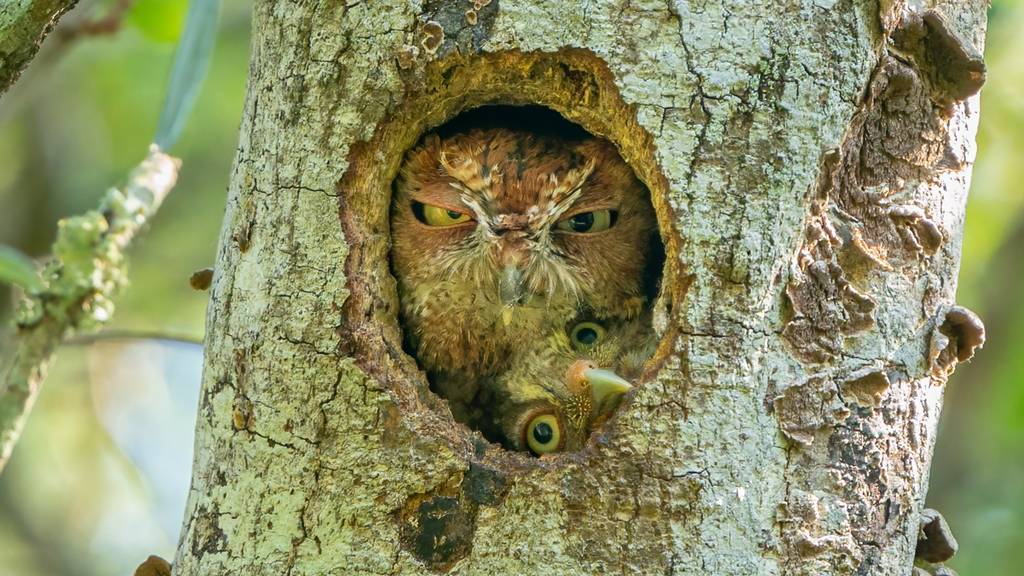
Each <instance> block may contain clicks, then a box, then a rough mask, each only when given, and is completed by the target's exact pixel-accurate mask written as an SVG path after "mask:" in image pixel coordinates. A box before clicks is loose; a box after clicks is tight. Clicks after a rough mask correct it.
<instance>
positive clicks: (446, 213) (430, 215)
mask: <svg viewBox="0 0 1024 576" xmlns="http://www.w3.org/2000/svg"><path fill="white" fill-rule="evenodd" d="M412 213H413V215H414V216H416V219H417V220H419V221H420V222H423V223H424V224H426V225H427V226H455V225H456V224H462V223H465V222H469V221H470V220H472V218H470V217H469V214H464V213H462V212H459V211H457V210H449V209H447V208H442V207H440V206H434V205H431V204H424V203H422V202H413V203H412Z"/></svg>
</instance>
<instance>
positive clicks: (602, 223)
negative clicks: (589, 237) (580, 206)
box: [555, 210, 619, 234]
mask: <svg viewBox="0 0 1024 576" xmlns="http://www.w3.org/2000/svg"><path fill="white" fill-rule="evenodd" d="M618 216H619V213H618V212H616V211H615V210H594V211H593V212H580V213H579V214H574V215H572V216H569V217H568V218H566V219H565V220H562V221H560V222H559V223H558V224H555V229H556V230H562V231H565V232H576V233H578V234H592V233H594V232H601V231H603V230H607V229H609V228H611V227H612V225H614V224H615V220H616V218H618Z"/></svg>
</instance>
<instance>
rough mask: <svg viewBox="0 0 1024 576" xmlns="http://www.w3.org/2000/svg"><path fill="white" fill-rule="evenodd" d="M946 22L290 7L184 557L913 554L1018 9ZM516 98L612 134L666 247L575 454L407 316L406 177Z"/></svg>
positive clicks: (948, 4)
mask: <svg viewBox="0 0 1024 576" xmlns="http://www.w3.org/2000/svg"><path fill="white" fill-rule="evenodd" d="M932 8H934V12H932V11H929V10H926V9H924V8H915V9H911V8H909V7H907V6H906V5H905V3H904V2H901V1H898V0H896V1H893V0H885V1H882V2H881V5H879V3H877V2H871V1H866V0H775V1H772V2H761V3H750V2H745V1H739V0H689V1H684V0H680V1H676V2H664V1H638V0H626V1H624V2H584V3H576V2H562V1H554V0H550V1H549V0H523V1H520V2H500V1H498V0H493V1H487V0H478V1H477V2H475V3H474V2H463V1H455V0H428V1H426V2H422V3H419V2H411V3H407V4H406V3H395V2H351V3H349V4H344V3H325V2H310V3H304V2H290V1H276V2H269V1H264V2H257V4H256V8H255V26H254V34H255V38H254V40H253V56H252V65H251V71H250V84H249V94H248V99H247V105H246V113H245V120H244V123H243V126H242V136H241V143H240V149H239V153H238V159H237V164H236V170H235V174H234V177H233V179H232V185H231V191H230V198H229V206H228V212H227V214H226V216H225V222H224V228H223V231H222V234H221V245H220V248H219V254H218V261H217V269H216V274H215V278H214V289H213V292H212V301H211V305H210V311H209V317H208V330H207V333H208V340H207V345H206V351H207V356H206V366H205V372H204V377H203V396H202V401H201V404H200V407H199V421H198V429H197V439H196V460H195V464H194V471H193V485H192V493H191V497H190V501H189V507H188V511H187V515H186V518H185V526H184V532H183V534H182V538H181V542H180V546H179V549H178V553H177V556H176V558H175V562H174V572H175V574H179V575H192V574H197V575H198V574H202V575H211V574H292V575H300V574H308V575H313V574H432V573H452V574H606V573H623V574H654V573H665V574H892V575H899V576H905V575H906V574H908V573H909V572H910V570H911V562H912V558H913V555H914V548H915V543H916V539H917V529H918V522H919V518H918V516H919V512H920V510H921V507H922V503H923V499H924V495H925V491H926V486H927V471H928V466H929V459H930V457H931V452H932V443H933V440H934V434H935V426H936V423H937V418H938V414H939V409H940V405H941V398H942V385H943V384H944V382H945V377H946V374H948V371H949V370H950V369H951V368H952V367H953V366H954V365H955V363H956V362H957V361H962V360H964V359H966V358H968V357H969V356H970V352H971V351H972V350H973V348H974V346H976V345H977V344H978V343H979V342H980V334H979V330H980V325H979V324H978V323H977V322H976V318H974V317H973V315H971V314H970V313H969V312H967V311H964V310H963V309H960V308H956V307H954V306H953V304H954V302H953V298H954V291H955V277H956V271H957V267H958V264H959V253H960V238H961V229H962V220H963V208H964V201H965V198H966V190H967V185H968V177H969V166H970V162H971V160H972V155H973V138H974V128H975V125H976V122H977V114H978V112H977V100H976V99H975V98H968V96H970V95H971V94H973V93H974V92H976V91H977V88H978V86H980V82H981V80H982V78H983V67H982V66H981V64H980V59H979V58H978V57H977V56H976V54H977V53H978V51H979V50H980V46H981V38H982V34H983V29H984V15H985V3H984V2H981V1H980V0H979V1H972V2H960V1H954V0H948V1H945V2H941V3H939V5H937V6H934V7H932ZM940 14H941V15H942V16H939V15H940ZM965 98H967V99H966V100H965ZM489 102H496V103H529V102H535V103H539V104H543V105H545V106H548V107H551V108H553V109H555V110H557V111H559V112H560V113H562V114H563V115H565V116H566V117H567V118H569V119H571V120H573V121H576V122H578V123H580V124H581V125H582V126H583V127H584V128H586V129H588V130H590V131H591V132H593V133H595V134H599V135H602V136H605V137H608V138H609V139H611V140H612V141H613V142H614V143H615V144H616V145H617V146H618V147H619V149H620V151H621V153H622V155H623V158H625V159H626V160H627V162H629V163H630V164H631V165H632V166H633V167H634V169H635V170H636V172H637V174H638V176H639V177H640V178H641V179H642V180H644V182H645V183H646V184H647V185H648V186H649V187H650V188H651V190H652V194H653V202H654V204H655V208H656V209H657V211H658V214H659V220H660V224H661V227H662V236H663V239H664V241H665V245H666V250H667V253H668V255H669V256H668V263H667V264H666V272H665V279H664V283H665V287H664V289H663V293H662V297H661V299H660V302H659V305H658V309H657V316H658V321H657V326H658V329H659V330H660V331H661V332H662V333H663V334H664V340H663V342H662V345H661V347H660V349H659V353H658V355H657V356H656V359H655V362H653V363H652V366H651V369H650V370H649V374H648V376H647V380H646V382H645V383H643V385H642V386H641V387H640V389H639V390H638V391H637V392H636V393H635V394H634V395H633V396H632V397H631V398H630V399H629V400H628V401H627V402H626V404H625V405H624V406H623V408H622V409H621V410H620V413H619V415H618V416H617V417H616V418H615V419H614V420H613V422H612V423H611V424H610V425H609V426H608V427H607V428H606V430H605V433H604V434H603V435H601V436H600V437H598V438H595V439H593V440H592V442H591V445H590V446H589V447H588V448H587V449H586V450H584V451H582V452H580V453H577V454H567V455H563V456H561V457H558V458H554V459H544V460H538V459H533V458H529V457H526V456H524V455H522V454H509V453H505V452H502V451H501V450H500V449H498V448H496V447H494V446H490V445H488V444H486V443H485V442H483V441H482V440H481V439H480V438H479V436H478V435H476V434H472V433H470V432H469V431H467V430H465V429H463V428H461V427H460V426H458V425H457V424H455V423H454V422H453V421H452V419H451V417H450V415H449V414H448V413H447V411H446V407H445V406H444V404H443V402H441V401H440V400H438V399H437V398H436V397H434V396H433V395H431V394H430V393H429V391H427V389H426V383H425V382H424V380H423V377H422V375H420V373H419V372H418V371H417V370H416V367H415V363H414V362H413V361H412V360H411V359H409V358H408V357H406V356H405V355H404V354H403V353H402V350H401V346H400V342H401V338H400V334H399V330H398V326H397V324H396V321H395V310H396V301H395V292H394V285H393V280H392V279H391V277H390V275H389V273H388V265H387V249H388V228H387V222H388V218H387V207H388V204H389V195H390V188H389V183H390V179H391V178H393V176H394V174H395V171H396V170H397V167H398V162H399V161H400V158H401V154H402V152H403V151H404V150H405V149H407V148H408V147H409V146H411V145H412V144H413V143H414V142H415V141H416V138H417V137H418V136H419V135H420V134H421V133H422V132H423V131H424V130H426V129H429V128H430V127H432V126H436V125H438V124H440V123H442V122H444V121H446V120H447V119H449V118H450V117H452V116H453V115H455V114H457V113H458V112H460V111H462V110H463V109H466V108H470V107H473V106H477V105H480V104H486V103H489Z"/></svg>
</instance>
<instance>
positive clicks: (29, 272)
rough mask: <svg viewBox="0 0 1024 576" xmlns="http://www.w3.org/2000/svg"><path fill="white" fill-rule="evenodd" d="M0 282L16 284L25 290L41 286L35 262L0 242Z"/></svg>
mask: <svg viewBox="0 0 1024 576" xmlns="http://www.w3.org/2000/svg"><path fill="white" fill-rule="evenodd" d="M0 282H3V283H7V284H16V285H18V286H21V287H22V288H24V289H26V290H33V289H39V288H42V287H43V282H42V281H41V280H40V279H39V273H38V272H37V271H36V265H35V262H33V261H32V259H31V258H29V257H28V256H25V255H24V254H22V253H21V252H19V251H18V250H15V249H14V248H11V247H10V246H7V245H4V244H0Z"/></svg>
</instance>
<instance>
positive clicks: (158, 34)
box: [128, 0, 189, 43]
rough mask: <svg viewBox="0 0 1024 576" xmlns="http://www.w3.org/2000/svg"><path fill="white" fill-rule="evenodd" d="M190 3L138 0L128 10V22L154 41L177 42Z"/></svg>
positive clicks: (173, 0)
mask: <svg viewBox="0 0 1024 576" xmlns="http://www.w3.org/2000/svg"><path fill="white" fill-rule="evenodd" d="M188 4H189V3H188V1H187V0H136V2H135V4H133V5H132V8H131V11H129V12H128V22H129V23H131V24H132V25H133V26H134V27H136V28H138V29H139V30H140V31H141V32H142V33H143V34H144V35H145V36H146V38H148V39H150V40H152V41H154V42H165V43H173V42H177V41H178V38H179V37H180V36H181V31H182V29H183V28H184V26H185V13H186V12H187V11H188Z"/></svg>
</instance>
